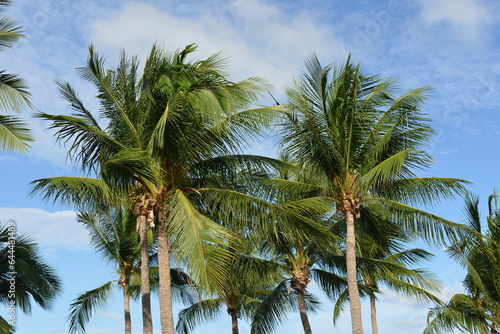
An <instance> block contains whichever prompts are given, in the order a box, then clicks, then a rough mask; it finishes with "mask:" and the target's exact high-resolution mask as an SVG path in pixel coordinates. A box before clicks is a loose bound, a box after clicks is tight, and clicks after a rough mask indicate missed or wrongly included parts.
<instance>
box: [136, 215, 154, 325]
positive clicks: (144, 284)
mask: <svg viewBox="0 0 500 334" xmlns="http://www.w3.org/2000/svg"><path fill="white" fill-rule="evenodd" d="M137 226H138V228H139V240H140V243H141V298H142V332H143V334H153V321H152V319H151V287H150V286H149V248H148V231H147V222H146V215H144V214H139V215H138V216H137Z"/></svg>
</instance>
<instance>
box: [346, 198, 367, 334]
mask: <svg viewBox="0 0 500 334" xmlns="http://www.w3.org/2000/svg"><path fill="white" fill-rule="evenodd" d="M348 205H350V204H348ZM344 212H345V217H346V224H347V231H346V249H345V255H346V267H347V288H348V289H349V302H350V309H351V325H352V333H353V334H363V322H362V319H361V298H360V297H359V290H358V279H357V269H356V237H355V234H354V214H353V212H352V211H351V210H345V211H344Z"/></svg>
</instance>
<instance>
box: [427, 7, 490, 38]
mask: <svg viewBox="0 0 500 334" xmlns="http://www.w3.org/2000/svg"><path fill="white" fill-rule="evenodd" d="M421 5H422V18H423V20H424V22H425V23H426V24H430V25H433V24H441V23H446V24H450V25H451V26H452V28H453V29H454V30H455V31H456V33H457V34H458V36H459V37H461V38H464V39H466V40H474V39H476V38H478V37H479V33H480V30H481V29H482V28H483V27H484V25H485V23H488V22H489V21H490V20H491V13H490V12H489V11H488V8H487V6H486V4H485V2H484V1H483V0H421Z"/></svg>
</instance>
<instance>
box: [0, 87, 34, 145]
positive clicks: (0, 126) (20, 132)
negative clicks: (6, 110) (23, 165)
mask: <svg viewBox="0 0 500 334" xmlns="http://www.w3.org/2000/svg"><path fill="white" fill-rule="evenodd" d="M0 99H1V97H0ZM33 141H34V139H33V137H32V135H31V131H30V129H29V128H28V126H27V124H26V123H25V122H24V121H23V120H21V119H19V118H17V117H13V116H6V115H0V150H7V151H20V152H22V153H26V152H27V150H28V148H30V147H31V146H30V145H29V144H28V143H29V142H33Z"/></svg>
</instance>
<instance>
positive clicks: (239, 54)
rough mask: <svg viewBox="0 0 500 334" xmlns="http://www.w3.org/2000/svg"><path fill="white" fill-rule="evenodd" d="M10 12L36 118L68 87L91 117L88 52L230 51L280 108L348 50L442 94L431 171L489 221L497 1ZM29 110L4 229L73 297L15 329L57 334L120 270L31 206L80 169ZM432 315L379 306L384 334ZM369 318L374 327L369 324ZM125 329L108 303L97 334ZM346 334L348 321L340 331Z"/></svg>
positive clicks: (253, 2) (51, 208)
mask: <svg viewBox="0 0 500 334" xmlns="http://www.w3.org/2000/svg"><path fill="white" fill-rule="evenodd" d="M14 2H15V3H14V6H12V7H11V8H9V9H8V10H7V11H6V14H7V15H8V16H10V17H12V18H15V19H16V20H18V21H19V22H20V24H22V25H24V26H25V29H26V38H25V39H23V40H22V41H21V42H20V43H18V44H17V45H16V46H15V48H14V49H12V50H8V51H5V52H2V53H0V62H1V64H2V66H1V67H2V69H5V70H7V71H9V72H15V73H18V74H20V75H21V76H22V77H23V78H25V79H26V80H27V82H28V84H29V86H30V91H31V92H32V93H33V103H34V105H35V108H36V110H39V111H43V112H47V113H54V114H60V113H67V112H68V110H67V108H66V104H65V103H64V101H63V100H62V99H61V98H60V97H59V95H58V92H57V88H56V85H55V84H54V80H55V79H59V80H65V81H69V82H70V83H72V84H73V85H74V86H75V87H76V88H77V89H78V91H79V93H80V96H81V97H82V99H83V100H84V101H86V102H87V104H88V106H90V107H95V99H94V98H93V95H94V94H95V92H94V91H93V90H92V88H91V87H89V86H88V85H86V84H84V83H82V81H81V80H79V78H78V76H77V74H76V72H75V71H74V69H75V68H76V67H80V66H84V65H85V62H86V56H87V47H88V45H89V44H90V43H93V44H94V45H95V46H96V48H97V50H99V52H100V53H101V54H102V55H104V56H105V57H106V58H107V63H108V65H109V66H113V65H114V62H115V60H116V59H117V56H118V54H119V51H120V50H121V49H124V50H126V51H127V53H129V54H137V55H138V56H139V59H144V58H145V56H146V55H147V53H148V51H149V50H150V48H151V45H152V44H153V42H155V41H156V42H158V43H159V44H161V45H163V46H165V48H166V49H167V50H171V51H173V50H175V49H177V48H179V47H183V46H185V45H187V44H190V43H197V44H199V49H198V52H197V54H196V57H198V58H203V57H206V56H208V55H210V54H212V53H215V52H219V51H223V52H224V53H225V55H227V56H228V57H230V67H229V68H228V72H229V73H230V75H231V78H232V79H233V80H239V79H242V78H245V77H249V76H261V77H263V78H265V79H267V80H268V81H269V83H271V84H272V85H273V87H274V90H273V95H274V96H276V97H277V98H278V99H281V100H282V101H283V88H284V87H285V86H286V85H287V84H288V83H290V81H291V79H292V77H294V76H295V77H296V76H298V75H299V74H300V72H301V71H302V70H303V68H304V67H303V63H304V59H305V58H306V57H307V56H308V55H310V54H311V53H312V52H315V53H316V54H317V55H318V57H319V58H320V60H321V61H322V63H323V64H325V65H326V64H328V63H330V62H337V61H342V60H345V59H346V57H347V56H348V54H349V53H351V54H352V58H353V59H354V60H355V61H361V62H363V64H364V68H365V69H366V72H368V73H371V74H377V73H378V74H381V75H382V76H384V77H395V78H398V79H399V81H400V86H401V87H402V88H403V89H409V88H416V87H420V86H424V85H432V86H433V87H434V90H433V92H432V94H431V96H430V101H429V102H428V103H427V104H426V105H425V111H426V112H427V113H428V114H429V115H430V117H431V118H432V119H434V123H433V125H434V127H435V129H436V130H437V131H438V135H437V136H436V137H435V140H434V142H433V143H432V144H431V145H430V147H429V152H430V153H431V154H432V155H433V156H434V157H435V159H436V160H437V163H436V165H435V166H434V167H433V168H432V169H431V170H430V171H429V172H428V174H429V175H436V176H446V177H458V178H463V179H466V180H469V181H471V182H473V183H474V184H473V185H472V186H471V187H470V189H471V190H472V191H473V192H474V193H476V194H478V195H480V196H481V199H482V208H483V212H485V210H486V198H487V196H488V195H489V194H491V192H492V191H493V188H494V187H495V186H496V187H500V182H499V180H498V172H497V166H498V165H499V160H500V158H499V157H500V155H499V153H500V152H499V151H500V148H499V145H497V142H498V140H499V137H500V122H499V121H500V115H499V109H500V102H499V100H498V98H497V95H498V92H499V88H500V59H499V58H498V54H499V46H500V44H499V43H500V35H499V33H498V31H500V29H499V28H500V27H499V20H498V18H500V3H498V2H496V1H494V0H414V1H410V0H388V1H368V0H355V1H350V0H349V1H348V0H329V1H323V0H312V1H307V0H303V1H263V0H235V1H227V0H215V1H209V0H206V1H191V0H169V1H165V0H148V1H123V0H107V1H104V0H100V1H99V0H85V1H70V0H31V1H14ZM94 109H95V108H94ZM29 114H30V112H29V111H26V112H24V114H23V116H24V117H25V118H26V119H27V121H28V122H29V123H30V125H31V128H32V129H33V130H34V133H35V136H36V142H35V143H34V144H33V148H32V149H31V150H30V152H29V154H28V155H25V156H23V155H19V154H10V153H5V152H3V153H0V172H1V173H2V175H3V177H2V180H1V181H0V185H1V186H0V189H1V197H0V221H2V222H4V223H5V222H7V221H8V220H10V219H14V220H16V221H17V224H18V228H19V230H20V231H22V232H27V233H29V234H31V235H32V236H33V237H34V238H35V239H36V240H37V241H38V242H39V244H40V246H41V249H42V251H43V254H44V256H45V258H46V260H47V261H48V262H49V263H51V264H52V265H53V266H54V267H56V268H57V270H58V272H59V274H60V275H61V277H62V278H63V280H64V293H63V295H62V296H61V298H60V299H59V300H58V301H57V302H56V303H55V304H54V309H53V311H52V312H47V311H43V310H41V309H40V308H38V307H35V308H34V309H33V314H32V316H31V317H25V316H21V315H20V316H19V319H18V332H19V333H21V334H62V333H66V328H67V327H66V323H65V318H66V316H67V313H68V312H67V310H68V305H69V303H70V301H71V299H73V298H75V297H76V295H77V294H78V293H79V292H83V291H85V290H88V289H91V288H94V287H97V286H99V285H100V284H103V283H105V282H107V281H108V280H110V279H112V278H113V276H112V271H113V269H112V268H111V267H109V266H106V265H105V264H103V263H102V262H100V260H99V258H98V257H97V256H95V255H94V254H93V252H92V251H91V249H90V248H89V246H88V239H87V236H86V233H85V231H84V230H83V229H82V228H81V227H80V226H78V225H77V223H76V222H75V221H74V215H75V214H74V212H73V211H71V208H66V207H62V206H60V205H59V204H57V203H56V204H52V203H45V202H42V201H41V200H40V198H39V197H29V196H28V193H29V190H30V188H29V182H31V181H32V180H34V179H38V178H43V177H50V176H58V175H68V174H74V173H76V171H74V170H73V169H72V167H71V166H68V165H67V164H66V156H65V150H64V147H59V146H57V145H55V144H54V140H53V138H52V134H51V133H50V132H48V131H46V130H45V128H46V127H47V125H48V124H47V123H43V122H41V121H39V120H34V119H31V118H30V117H29ZM254 150H255V152H256V153H259V154H266V155H271V154H273V151H274V149H273V148H272V147H271V146H270V145H269V143H268V142H263V143H258V144H256V145H254ZM433 210H434V212H436V213H438V214H440V215H442V216H444V217H445V218H448V219H450V220H455V221H460V220H461V219H462V218H461V202H460V201H459V200H457V201H450V202H445V203H442V205H440V206H439V207H436V208H434V209H433ZM436 252H437V253H439V254H440V255H439V256H438V258H436V260H435V261H433V262H432V263H429V265H428V266H427V267H429V268H431V269H432V270H433V271H434V272H435V273H436V274H437V275H438V276H439V277H440V279H441V280H442V282H443V284H444V285H443V289H442V296H443V298H444V299H447V298H448V297H449V296H450V295H451V294H453V293H455V292H458V291H460V281H461V280H462V278H463V272H462V271H461V270H460V268H459V267H458V266H457V265H456V264H454V263H452V262H451V261H450V260H448V259H447V258H446V257H445V256H443V255H442V253H440V252H439V250H436ZM313 289H314V288H313ZM430 306H431V305H429V304H419V303H416V302H414V301H411V300H405V299H402V298H400V297H398V296H396V295H393V294H391V293H386V294H385V295H384V296H383V297H381V299H380V306H379V324H380V332H381V333H418V332H421V330H422V329H423V327H424V326H425V317H426V314H427V310H428V308H429V307H430ZM135 310H136V311H135V312H134V313H133V322H134V324H135V325H134V330H135V333H140V332H141V331H140V322H141V320H140V313H139V311H138V308H137V305H136V309H135ZM0 312H2V314H6V311H5V312H4V311H1V310H0ZM155 312H156V313H155V314H154V316H155V321H156V323H155V326H156V329H155V330H156V332H158V333H159V324H158V323H157V321H158V312H157V310H156V311H155ZM364 318H365V320H366V321H368V320H369V319H368V318H369V317H368V314H365V316H364ZM289 319H290V320H289V321H288V322H287V323H286V324H285V325H284V326H283V327H282V328H281V329H280V330H279V331H278V333H299V332H300V330H301V328H300V323H299V321H298V320H299V319H298V315H291V316H290V317H289ZM122 328H123V327H122V319H121V300H120V296H119V293H117V294H116V298H115V299H113V300H112V302H111V303H110V307H109V308H108V309H106V310H105V311H104V312H102V313H99V314H97V315H96V316H95V317H94V318H93V320H92V321H91V323H90V324H89V326H88V333H89V334H97V333H109V334H114V333H120V332H123V329H122ZM312 328H313V331H315V332H317V333H326V332H333V331H334V330H333V327H332V325H331V305H330V304H328V303H325V305H324V306H323V311H322V312H319V313H318V314H316V315H313V316H312ZM368 329H369V327H368V326H366V330H367V331H368ZM213 332H217V333H221V334H223V333H229V332H230V323H229V318H227V319H225V317H222V318H221V322H220V323H218V324H215V325H211V326H209V327H200V329H199V330H198V332H197V333H213ZM349 332H350V330H349V325H348V318H347V317H344V318H343V319H342V320H341V321H340V324H339V326H338V327H336V329H335V333H349ZM242 333H248V330H247V329H243V330H242Z"/></svg>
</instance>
